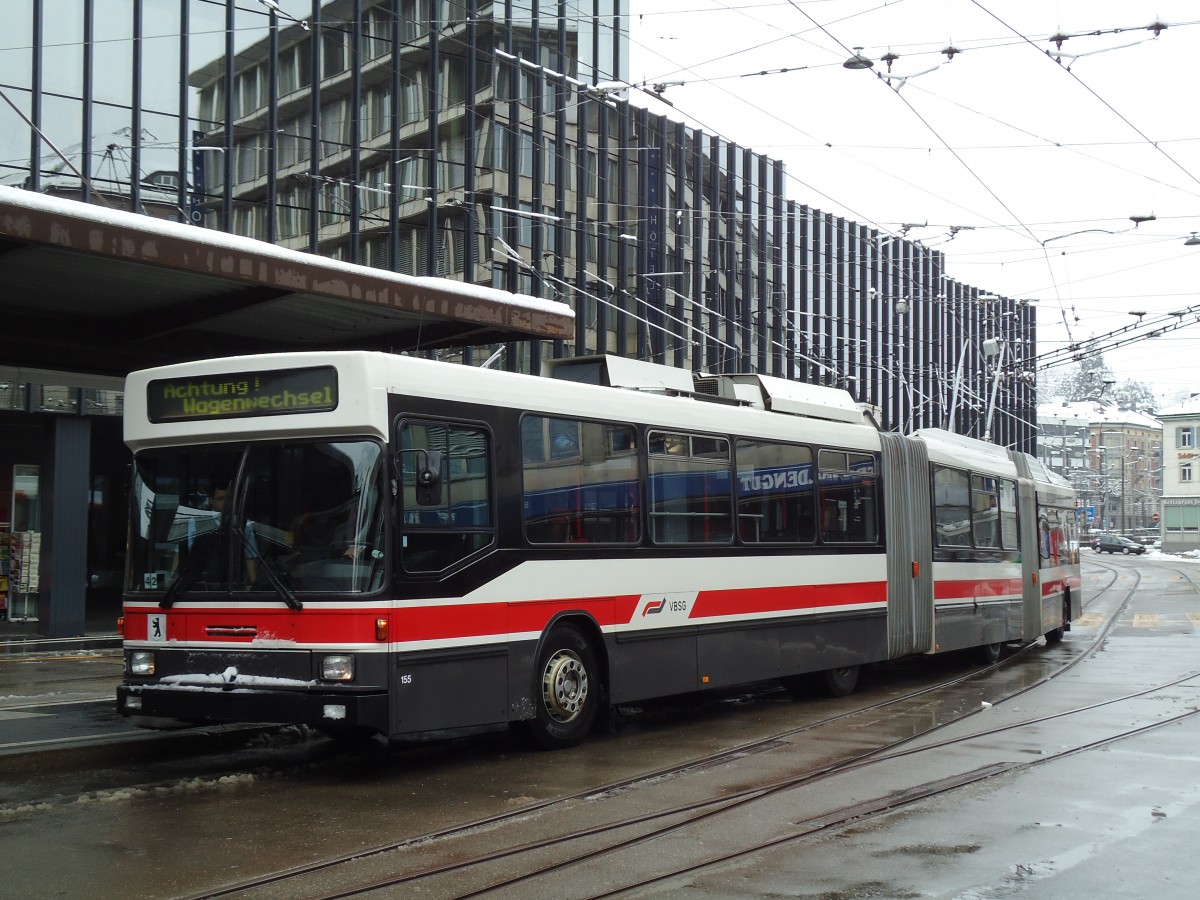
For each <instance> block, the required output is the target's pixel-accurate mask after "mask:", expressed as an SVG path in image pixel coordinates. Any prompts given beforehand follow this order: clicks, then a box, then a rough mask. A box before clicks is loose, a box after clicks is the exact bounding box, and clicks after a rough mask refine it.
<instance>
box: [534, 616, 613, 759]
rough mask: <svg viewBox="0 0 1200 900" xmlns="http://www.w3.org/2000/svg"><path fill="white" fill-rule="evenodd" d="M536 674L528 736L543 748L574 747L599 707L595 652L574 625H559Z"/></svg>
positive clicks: (544, 652) (543, 654)
mask: <svg viewBox="0 0 1200 900" xmlns="http://www.w3.org/2000/svg"><path fill="white" fill-rule="evenodd" d="M536 673H537V683H536V684H535V695H534V707H535V708H536V715H535V716H534V718H533V720H532V721H531V722H529V723H527V724H528V734H529V736H530V738H532V740H533V742H534V744H535V745H536V746H538V747H541V748H543V749H546V750H559V749H562V748H564V747H573V746H575V745H576V744H578V743H579V742H580V741H581V740H583V738H584V737H585V736H586V735H587V733H588V731H589V730H590V729H591V727H592V724H593V723H594V722H595V721H596V713H597V711H598V709H599V706H600V695H601V688H600V682H599V679H598V670H597V666H596V654H595V651H593V650H592V646H591V644H590V643H589V642H588V639H587V638H586V637H585V636H584V634H583V632H582V631H580V630H579V629H578V628H577V627H575V626H574V625H569V624H568V625H559V626H557V627H556V628H555V629H554V630H553V631H551V632H550V634H549V636H548V637H547V638H546V641H545V643H544V644H543V646H542V651H541V653H539V654H538V662H537V669H536Z"/></svg>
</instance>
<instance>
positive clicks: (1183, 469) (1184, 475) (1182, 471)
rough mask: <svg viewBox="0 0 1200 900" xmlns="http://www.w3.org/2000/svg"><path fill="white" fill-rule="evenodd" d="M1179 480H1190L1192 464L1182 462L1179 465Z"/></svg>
mask: <svg viewBox="0 0 1200 900" xmlns="http://www.w3.org/2000/svg"><path fill="white" fill-rule="evenodd" d="M1179 480H1180V481H1182V482H1184V483H1187V482H1189V481H1191V480H1192V464H1191V463H1184V464H1183V465H1181V466H1180V467H1179Z"/></svg>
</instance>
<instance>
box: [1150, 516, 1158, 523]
mask: <svg viewBox="0 0 1200 900" xmlns="http://www.w3.org/2000/svg"><path fill="white" fill-rule="evenodd" d="M1150 521H1151V522H1153V523H1154V524H1155V525H1157V524H1158V513H1155V514H1154V515H1152V516H1151V517H1150Z"/></svg>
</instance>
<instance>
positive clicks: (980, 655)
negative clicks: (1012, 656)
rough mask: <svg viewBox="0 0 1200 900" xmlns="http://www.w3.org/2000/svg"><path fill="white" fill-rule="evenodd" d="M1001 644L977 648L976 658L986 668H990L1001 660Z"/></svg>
mask: <svg viewBox="0 0 1200 900" xmlns="http://www.w3.org/2000/svg"><path fill="white" fill-rule="evenodd" d="M1001 649H1002V648H1001V645H1000V644H998V643H997V644H982V645H980V646H978V647H976V648H975V658H976V659H978V660H979V661H980V662H981V663H983V664H984V665H985V666H990V665H991V664H992V663H994V662H997V661H998V660H999V659H1000V650H1001Z"/></svg>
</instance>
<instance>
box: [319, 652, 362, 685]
mask: <svg viewBox="0 0 1200 900" xmlns="http://www.w3.org/2000/svg"><path fill="white" fill-rule="evenodd" d="M321 679H322V680H323V681H353V680H354V657H353V656H346V655H341V654H339V655H337V656H323V657H321Z"/></svg>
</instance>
